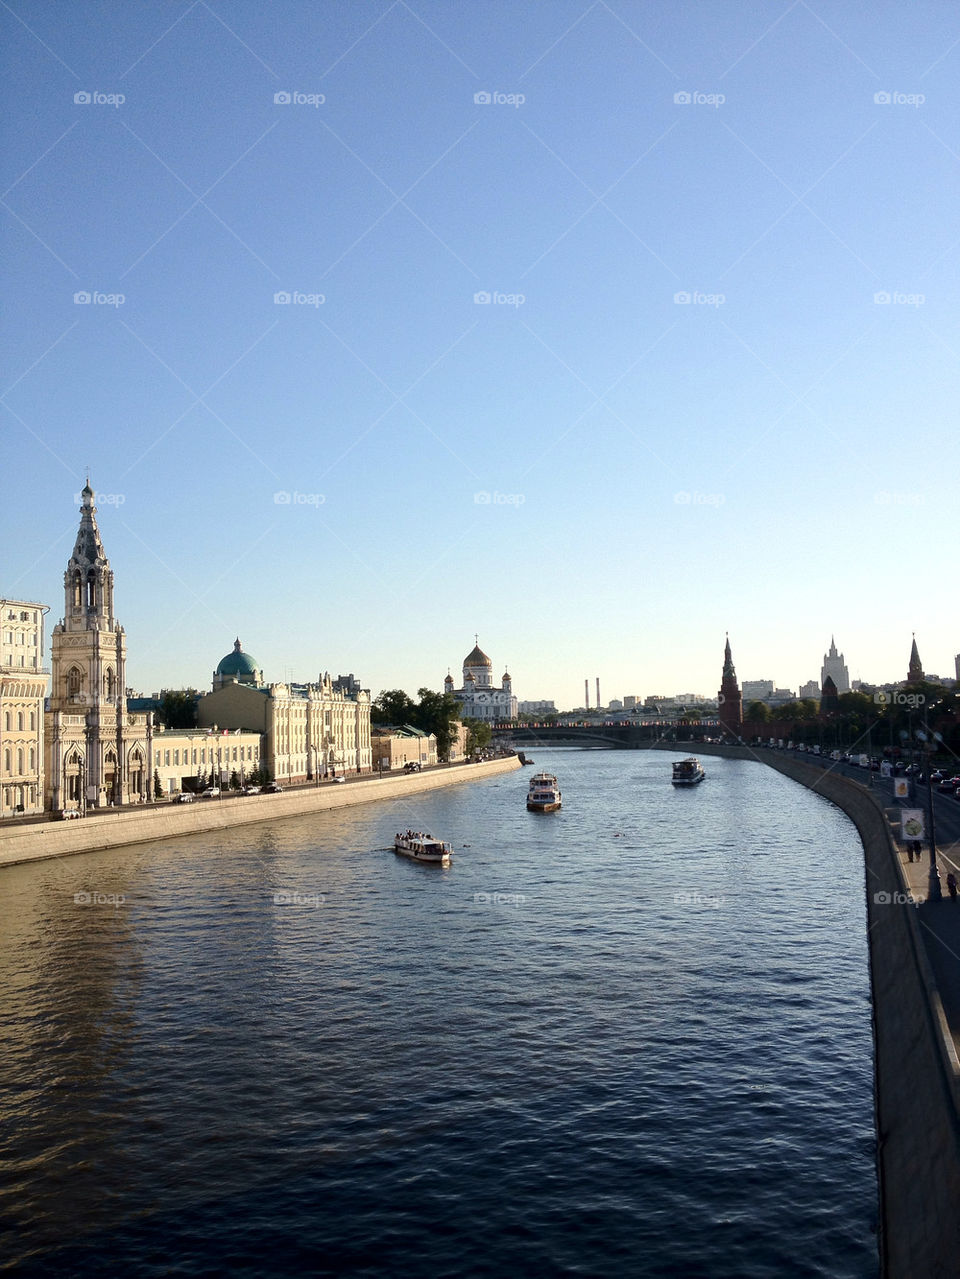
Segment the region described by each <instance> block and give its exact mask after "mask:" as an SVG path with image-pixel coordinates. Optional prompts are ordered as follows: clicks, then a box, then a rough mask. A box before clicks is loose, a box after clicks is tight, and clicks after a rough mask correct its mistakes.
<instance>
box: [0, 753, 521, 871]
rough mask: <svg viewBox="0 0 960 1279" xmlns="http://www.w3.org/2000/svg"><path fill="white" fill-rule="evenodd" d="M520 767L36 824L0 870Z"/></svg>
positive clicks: (9, 843) (1, 843)
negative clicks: (18, 864) (16, 865)
mask: <svg viewBox="0 0 960 1279" xmlns="http://www.w3.org/2000/svg"><path fill="white" fill-rule="evenodd" d="M519 767H520V761H519V760H518V759H517V758H516V757H515V756H511V757H510V758H507V759H494V760H489V761H487V762H484V763H481V764H456V765H453V766H451V767H449V768H438V769H437V770H436V771H433V770H431V771H428V772H425V773H412V774H406V775H404V776H403V777H384V778H380V777H370V778H365V779H363V780H361V781H350V782H345V783H343V785H340V786H334V785H329V784H328V785H325V786H321V787H317V788H316V789H311V788H309V787H304V788H302V789H300V790H295V791H287V792H285V793H284V794H282V795H246V796H243V797H238V798H235V799H222V800H217V799H207V800H198V801H196V803H193V804H182V805H180V804H163V805H161V806H158V807H156V808H154V807H152V806H147V807H144V808H135V809H124V810H120V811H112V812H105V813H103V814H100V813H98V814H97V815H95V816H91V817H84V818H82V819H81V820H80V821H71V822H43V823H38V824H36V825H30V826H22V827H19V828H16V829H12V830H5V831H3V832H2V833H0V866H10V865H14V864H15V863H17V862H28V861H37V860H39V859H41V858H44V857H66V856H69V855H71V854H73V853H90V852H95V851H96V850H98V849H101V848H116V847H119V846H121V845H123V844H142V843H146V842H148V841H150V840H154V839H169V838H170V837H171V836H179V835H196V834H200V833H201V832H203V831H211V830H226V829H227V828H230V827H234V826H246V825H249V824H252V823H254V822H268V821H269V822H273V821H278V820H280V819H281V818H283V817H299V816H302V815H303V814H304V813H322V812H327V811H328V810H330V809H332V808H349V807H350V806H351V805H354V804H369V803H374V802H375V801H377V800H383V799H406V798H408V797H410V796H412V795H417V794H420V793H421V792H423V791H428V790H435V789H436V788H437V787H440V786H452V785H454V784H456V783H458V782H471V781H479V779H480V778H481V777H492V776H496V775H497V774H498V773H507V772H511V771H512V770H513V769H516V768H519Z"/></svg>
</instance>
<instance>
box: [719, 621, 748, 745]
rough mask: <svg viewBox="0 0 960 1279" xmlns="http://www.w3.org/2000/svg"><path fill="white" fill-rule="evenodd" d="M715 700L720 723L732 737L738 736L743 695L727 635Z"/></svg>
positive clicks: (741, 723) (741, 719)
mask: <svg viewBox="0 0 960 1279" xmlns="http://www.w3.org/2000/svg"><path fill="white" fill-rule="evenodd" d="M717 701H718V703H719V706H718V710H717V718H718V719H719V721H720V723H721V724H722V725H723V726H724V728H725V729H727V731H728V732H730V733H732V734H733V736H734V737H739V736H740V729H741V727H742V726H743V696H742V694H741V692H740V685H739V684H738V683H737V672H736V671H735V670H734V667H733V654H732V653H731V652H730V636H729V635H728V636H727V643H726V646H725V648H724V650H723V675H722V677H721V680H720V693H719V695H718V698H717Z"/></svg>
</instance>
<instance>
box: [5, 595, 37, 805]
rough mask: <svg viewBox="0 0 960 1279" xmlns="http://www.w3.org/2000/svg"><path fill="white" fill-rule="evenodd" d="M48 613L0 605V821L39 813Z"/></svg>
mask: <svg viewBox="0 0 960 1279" xmlns="http://www.w3.org/2000/svg"><path fill="white" fill-rule="evenodd" d="M46 609H47V606H46V605H45V604H36V603H34V602H33V601H32V600H0V767H2V770H3V771H2V774H0V817H14V816H16V815H19V814H23V815H26V814H29V813H34V814H36V813H42V812H43V701H44V697H45V696H46V692H47V672H46V671H45V670H44V669H43V615H44V613H45V612H46Z"/></svg>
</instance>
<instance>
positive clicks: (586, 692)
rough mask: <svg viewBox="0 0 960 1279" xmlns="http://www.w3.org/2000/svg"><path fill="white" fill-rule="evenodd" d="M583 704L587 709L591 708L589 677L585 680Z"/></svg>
mask: <svg viewBox="0 0 960 1279" xmlns="http://www.w3.org/2000/svg"><path fill="white" fill-rule="evenodd" d="M583 704H584V706H585V707H586V709H587V710H589V709H590V681H589V680H588V679H585V680H584V681H583Z"/></svg>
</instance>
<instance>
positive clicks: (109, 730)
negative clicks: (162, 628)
mask: <svg viewBox="0 0 960 1279" xmlns="http://www.w3.org/2000/svg"><path fill="white" fill-rule="evenodd" d="M80 498H81V506H80V528H79V530H78V532H77V540H76V542H75V544H74V548H73V554H72V555H71V556H70V559H69V560H68V561H67V568H66V571H65V573H64V575H63V593H64V607H63V617H62V618H61V619H60V621H59V623H58V624H57V625H56V626H55V627H54V629H53V634H52V635H51V639H50V673H51V689H50V699H49V707H50V709H49V710H48V712H47V723H46V730H47V731H46V739H47V751H46V754H47V769H46V777H47V791H48V796H49V800H50V805H51V807H52V808H54V809H62V808H72V807H76V808H79V809H81V810H83V809H84V808H86V807H94V808H102V807H106V806H108V805H117V804H128V803H137V802H140V801H142V800H143V799H146V798H148V797H149V791H150V776H151V774H150V767H149V766H150V750H149V743H148V740H147V738H148V729H147V717H146V716H145V715H128V714H127V703H126V675H127V639H126V635H125V633H124V630H123V627H122V626H120V625H119V624H118V623H117V620H116V617H115V616H114V611H113V570H112V569H111V568H110V561H109V560H108V559H107V556H106V552H105V551H104V549H103V542H102V541H101V540H100V530H99V528H98V526H97V508H96V506H94V492H93V489H91V487H90V480H89V478H88V480H87V483H86V485H85V486H84V489H83V492H82V493H81V494H80Z"/></svg>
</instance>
